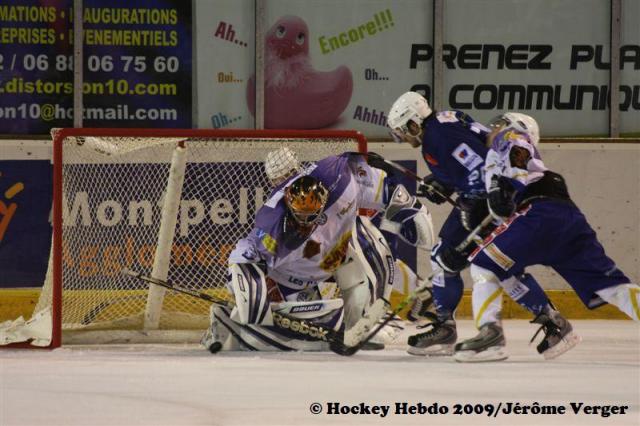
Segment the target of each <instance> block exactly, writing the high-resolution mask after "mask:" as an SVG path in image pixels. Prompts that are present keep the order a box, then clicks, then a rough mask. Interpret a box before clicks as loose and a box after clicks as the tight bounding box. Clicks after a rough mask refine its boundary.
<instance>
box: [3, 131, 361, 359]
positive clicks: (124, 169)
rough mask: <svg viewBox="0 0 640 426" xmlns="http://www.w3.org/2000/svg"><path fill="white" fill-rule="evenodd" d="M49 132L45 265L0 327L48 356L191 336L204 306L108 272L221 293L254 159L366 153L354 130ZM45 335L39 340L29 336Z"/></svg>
mask: <svg viewBox="0 0 640 426" xmlns="http://www.w3.org/2000/svg"><path fill="white" fill-rule="evenodd" d="M52 136H53V214H52V230H53V238H52V249H51V256H50V261H49V268H48V271H47V278H46V279H45V284H44V286H43V290H42V292H41V293H42V294H41V297H40V300H39V302H38V306H36V309H34V316H33V317H32V318H31V320H27V321H26V322H25V321H23V323H26V329H27V331H17V330H19V327H20V326H24V325H25V324H16V325H14V328H11V327H12V326H9V328H10V330H9V332H7V331H6V330H5V331H4V333H5V334H4V335H3V330H2V329H0V339H4V341H5V343H6V342H7V340H11V338H12V337H15V338H16V339H17V341H16V342H15V343H12V342H9V344H10V345H11V346H29V347H31V346H32V345H34V344H35V345H37V346H40V347H50V348H55V347H58V346H60V345H61V344H62V336H63V331H64V336H65V341H67V339H68V340H69V341H70V342H82V343H85V342H86V343H91V342H101V341H106V342H118V341H126V342H131V341H143V342H144V341H149V342H151V341H184V339H188V340H193V336H196V335H199V334H200V333H201V331H202V330H203V329H204V328H205V327H206V321H208V306H207V305H206V304H203V302H202V301H201V300H196V299H192V298H189V296H184V295H176V294H173V293H172V292H166V291H165V289H162V288H161V287H158V286H151V288H149V287H148V286H147V285H146V284H144V285H143V284H142V283H141V282H139V280H135V279H133V278H131V277H127V276H124V275H123V274H120V273H119V270H120V269H121V268H122V267H127V268H129V269H134V270H138V271H139V272H142V273H144V274H146V275H150V276H153V277H154V278H158V279H162V280H170V281H173V282H176V283H178V284H180V285H183V286H187V287H189V288H192V289H194V290H198V291H204V292H211V293H215V292H218V293H219V295H220V296H221V297H224V296H225V295H224V293H225V292H226V290H225V287H224V284H225V283H224V275H223V274H226V256H228V252H229V250H230V248H232V246H233V244H235V242H236V241H237V240H238V239H239V238H242V237H243V236H244V235H246V233H247V232H248V230H250V228H251V226H252V223H253V220H252V219H253V216H254V215H255V212H256V211H257V209H258V208H259V207H260V205H261V204H262V203H263V202H264V198H265V197H266V196H268V194H269V190H270V186H269V183H268V181H267V179H266V176H265V173H264V169H263V165H262V164H263V161H264V158H265V156H266V153H267V152H270V151H272V150H274V149H277V148H278V147H280V146H283V145H286V146H288V147H289V148H291V149H292V150H293V151H295V152H296V153H297V155H298V157H299V159H300V161H302V162H303V163H304V162H311V161H315V160H318V159H321V158H324V157H326V156H329V155H333V154H339V153H342V152H346V151H360V152H366V151H367V141H366V139H365V138H364V136H363V135H362V134H361V133H359V132H356V131H334V130H313V131H311V130H232V129H225V130H205V129H116V128H114V129H89V128H77V129H74V128H64V129H54V130H52ZM40 312H44V314H41V315H38V314H39V313H40ZM47 315H49V317H47ZM36 316H38V317H37V318H36ZM30 321H31V322H30ZM48 327H50V328H51V329H52V333H51V337H50V341H47V339H46V338H45V337H43V336H40V335H39V336H38V337H31V338H30V337H29V332H30V331H29V329H33V330H35V333H36V334H38V333H43V332H44V329H46V328H48ZM11 333H13V334H11ZM7 334H8V335H9V338H7ZM187 335H188V336H192V337H188V338H187V337H185V336H187ZM16 336H17V337H16ZM0 342H1V340H0Z"/></svg>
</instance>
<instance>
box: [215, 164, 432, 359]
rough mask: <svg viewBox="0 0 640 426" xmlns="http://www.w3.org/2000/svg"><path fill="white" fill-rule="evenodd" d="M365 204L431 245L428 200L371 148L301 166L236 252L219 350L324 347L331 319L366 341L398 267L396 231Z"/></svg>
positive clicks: (348, 340)
mask: <svg viewBox="0 0 640 426" xmlns="http://www.w3.org/2000/svg"><path fill="white" fill-rule="evenodd" d="M361 209H368V210H374V211H377V212H380V214H382V215H383V218H382V222H381V224H380V228H381V229H384V230H387V231H392V232H394V233H395V234H397V235H398V236H399V238H401V239H402V240H404V241H405V242H407V243H409V244H412V245H413V246H415V247H418V248H421V249H425V250H429V249H430V248H431V246H432V244H433V240H434V233H433V225H432V221H431V215H430V213H429V211H428V210H427V208H426V207H425V206H423V205H421V204H420V202H419V201H418V200H416V199H415V197H413V196H410V195H409V194H408V192H407V190H406V189H405V188H404V187H403V186H402V185H399V184H398V185H395V184H394V183H393V182H392V181H391V179H389V178H388V177H387V175H386V173H385V172H384V171H382V170H379V169H376V168H373V167H370V166H369V165H368V164H367V163H366V159H365V158H364V156H363V155H361V154H353V153H345V154H342V155H339V156H331V157H327V158H325V159H323V160H320V161H318V162H317V163H315V164H313V165H311V166H309V167H306V168H305V169H304V170H303V171H300V170H298V169H294V170H292V173H290V176H288V177H286V179H284V181H281V182H278V183H277V185H276V187H275V188H274V191H273V192H272V194H271V196H270V198H269V199H268V200H267V201H266V203H265V204H264V205H263V206H262V208H261V209H260V210H259V211H258V213H257V214H256V222H255V226H254V228H253V229H252V230H251V232H250V233H249V235H247V236H246V237H245V238H243V239H241V240H240V241H238V243H237V244H236V246H235V248H234V250H233V251H232V252H231V254H230V257H229V276H228V283H227V286H228V288H229V290H230V291H231V293H232V295H233V298H234V300H235V305H234V306H233V308H228V307H224V306H218V305H213V306H212V308H211V316H210V319H211V326H210V328H209V330H207V332H206V334H205V336H204V337H203V339H202V344H203V345H204V346H205V347H206V348H207V349H209V350H210V351H211V352H213V353H215V352H217V351H219V350H250V351H289V350H305V351H323V350H327V349H328V348H329V345H328V342H327V339H326V336H325V335H324V334H323V333H322V331H321V330H323V329H325V330H327V329H328V330H332V331H335V332H336V333H337V335H339V336H343V339H344V344H345V345H348V346H352V345H356V344H357V343H359V342H360V341H361V340H362V339H363V338H364V337H365V336H366V335H367V334H368V333H369V331H370V330H371V329H372V328H373V327H374V326H375V325H376V323H378V321H380V320H381V319H382V317H383V316H384V315H385V313H386V311H387V308H388V302H387V301H388V298H389V294H390V292H391V288H392V285H393V281H394V275H395V268H394V257H393V255H392V253H391V250H390V248H389V245H388V243H387V241H386V240H385V238H384V237H383V235H382V233H381V232H380V231H379V230H378V229H377V228H376V227H375V226H373V225H372V224H371V221H370V220H369V219H368V218H367V217H363V216H360V215H359V211H360V210H361ZM329 281H333V282H335V284H336V287H337V289H338V291H337V293H338V295H336V296H335V297H324V298H323V296H322V294H321V292H320V286H321V285H323V284H324V283H326V282H329ZM296 318H299V319H300V320H301V322H300V323H297V322H296Z"/></svg>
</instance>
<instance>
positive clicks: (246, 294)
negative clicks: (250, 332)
mask: <svg viewBox="0 0 640 426" xmlns="http://www.w3.org/2000/svg"><path fill="white" fill-rule="evenodd" d="M229 274H230V276H231V280H230V282H229V287H230V288H231V292H232V293H233V296H234V297H235V302H236V306H235V308H234V309H233V312H232V314H231V318H232V319H233V320H234V321H235V322H237V323H240V324H261V325H272V324H273V318H272V317H271V311H270V310H269V291H268V288H267V282H266V278H265V275H264V272H263V271H262V269H260V267H259V266H258V265H256V264H254V263H239V264H232V265H231V266H229Z"/></svg>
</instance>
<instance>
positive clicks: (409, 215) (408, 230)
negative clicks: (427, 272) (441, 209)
mask: <svg viewBox="0 0 640 426" xmlns="http://www.w3.org/2000/svg"><path fill="white" fill-rule="evenodd" d="M380 229H382V230H383V231H387V232H392V233H394V234H397V235H398V236H399V237H400V239H401V240H403V241H404V242H406V243H407V244H410V245H412V246H414V247H418V248H420V249H423V250H431V247H432V246H433V243H434V241H435V233H434V231H433V221H432V219H431V213H430V212H429V210H428V209H427V207H426V206H424V205H422V204H421V203H420V201H418V200H417V198H416V197H413V196H411V195H409V193H408V192H407V190H406V188H405V187H404V186H403V185H398V186H397V187H396V189H395V190H394V191H393V194H392V196H391V201H390V202H389V204H388V206H387V208H386V210H385V213H384V217H383V218H382V220H381V221H380Z"/></svg>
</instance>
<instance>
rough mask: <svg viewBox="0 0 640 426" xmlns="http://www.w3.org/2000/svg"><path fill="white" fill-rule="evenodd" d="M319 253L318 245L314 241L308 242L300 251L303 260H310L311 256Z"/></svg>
mask: <svg viewBox="0 0 640 426" xmlns="http://www.w3.org/2000/svg"><path fill="white" fill-rule="evenodd" d="M318 253H320V243H319V242H317V241H314V240H309V241H307V243H306V244H305V245H304V249H302V256H303V257H304V258H305V259H311V258H312V257H313V256H315V255H317V254H318Z"/></svg>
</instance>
